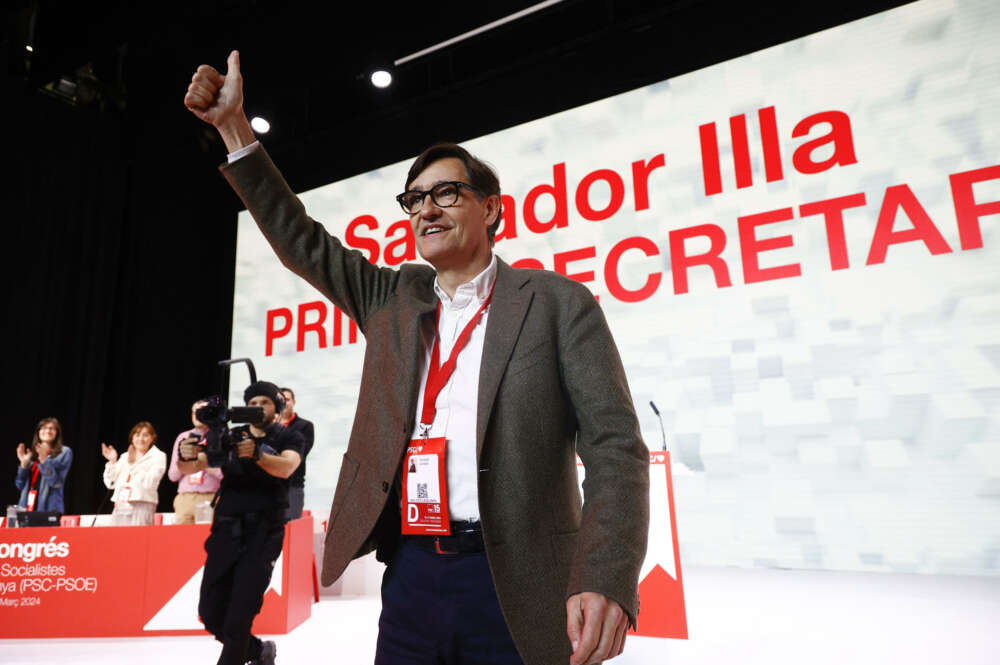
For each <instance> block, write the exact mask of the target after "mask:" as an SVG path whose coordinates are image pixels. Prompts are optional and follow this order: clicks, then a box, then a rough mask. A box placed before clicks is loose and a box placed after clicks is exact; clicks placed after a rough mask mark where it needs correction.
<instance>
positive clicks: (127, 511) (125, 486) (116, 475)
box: [101, 420, 167, 526]
mask: <svg viewBox="0 0 1000 665" xmlns="http://www.w3.org/2000/svg"><path fill="white" fill-rule="evenodd" d="M128 438H129V446H128V454H127V455H122V456H121V457H119V456H118V451H117V450H115V448H114V446H109V445H106V444H104V443H102V444H101V454H102V455H104V459H106V460H108V462H107V464H105V465H104V484H105V485H106V486H107V487H108V489H113V490H114V491H115V493H114V494H112V495H111V500H112V501H113V502H114V504H115V509H114V510H113V511H111V522H112V524H115V525H118V526H143V525H148V524H152V523H153V514H154V513H155V512H156V504H157V501H158V500H159V496H158V495H157V488H158V487H159V485H160V479H161V478H163V472H164V471H166V470H167V456H166V454H165V453H164V452H163V451H162V450H160V449H159V448H157V447H156V445H155V444H156V429H154V428H153V424H152V423H149V422H146V421H145V420H144V421H142V422H140V423H136V425H135V426H134V427H133V428H132V431H130V432H129V433H128Z"/></svg>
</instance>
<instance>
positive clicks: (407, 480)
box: [402, 437, 451, 536]
mask: <svg viewBox="0 0 1000 665" xmlns="http://www.w3.org/2000/svg"><path fill="white" fill-rule="evenodd" d="M446 449H447V441H446V440H445V438H444V437H438V438H436V439H414V440H412V441H410V445H409V447H408V448H407V449H406V458H405V459H404V460H403V468H404V469H405V471H406V472H405V473H404V474H403V501H402V510H403V514H402V525H403V526H402V532H403V533H405V534H408V535H438V536H442V535H443V536H448V535H451V524H450V523H449V521H448V477H447V476H446V475H445V473H446V472H445V464H444V461H445V452H446Z"/></svg>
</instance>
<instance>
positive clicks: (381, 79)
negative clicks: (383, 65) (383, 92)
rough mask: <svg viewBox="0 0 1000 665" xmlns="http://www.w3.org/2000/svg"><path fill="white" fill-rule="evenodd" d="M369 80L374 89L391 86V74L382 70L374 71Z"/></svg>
mask: <svg viewBox="0 0 1000 665" xmlns="http://www.w3.org/2000/svg"><path fill="white" fill-rule="evenodd" d="M370 78H371V82H372V85H373V86H375V87H376V88H388V87H389V86H390V85H391V84H392V74H390V73H389V72H387V71H386V70H384V69H376V70H375V71H374V72H372V75H371V77H370Z"/></svg>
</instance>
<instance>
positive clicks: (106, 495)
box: [90, 489, 114, 526]
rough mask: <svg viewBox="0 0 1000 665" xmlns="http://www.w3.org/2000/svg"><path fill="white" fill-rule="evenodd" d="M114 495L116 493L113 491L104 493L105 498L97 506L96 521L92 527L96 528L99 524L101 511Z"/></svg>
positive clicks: (91, 524) (92, 523)
mask: <svg viewBox="0 0 1000 665" xmlns="http://www.w3.org/2000/svg"><path fill="white" fill-rule="evenodd" d="M113 493H114V490H113V489H110V490H107V491H106V492H104V498H103V499H101V502H100V503H99V504H97V512H96V513H94V521H93V522H91V523H90V526H94V525H95V524H97V516H98V515H100V514H101V510H102V509H103V508H104V505H105V504H106V503H107V501H108V499H110V498H111V495H112V494H113Z"/></svg>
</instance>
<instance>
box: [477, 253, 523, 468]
mask: <svg viewBox="0 0 1000 665" xmlns="http://www.w3.org/2000/svg"><path fill="white" fill-rule="evenodd" d="M530 279H531V278H530V273H528V272H527V271H523V272H522V271H519V270H515V269H514V268H511V267H510V266H508V265H507V264H506V263H504V262H503V261H501V260H500V257H497V281H496V286H495V287H494V289H493V302H491V303H490V309H489V317H488V318H487V319H486V338H485V340H484V343H483V360H482V365H481V366H480V369H479V400H478V405H477V415H476V459H477V460H478V459H479V457H480V455H481V454H482V452H483V442H484V440H485V438H486V426H487V424H488V423H489V417H490V413H491V412H492V411H493V402H494V400H496V395H497V390H498V389H499V388H500V379H501V378H503V373H504V370H505V369H506V368H507V361H508V360H509V359H510V354H511V352H513V350H514V344H515V343H516V342H517V338H518V336H519V335H520V334H521V324H522V323H523V322H524V317H525V315H526V314H527V313H528V305H529V304H530V303H531V298H532V295H533V292H532V290H531V289H530V288H529V287H528V286H527V284H528V281H529V280H530Z"/></svg>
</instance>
